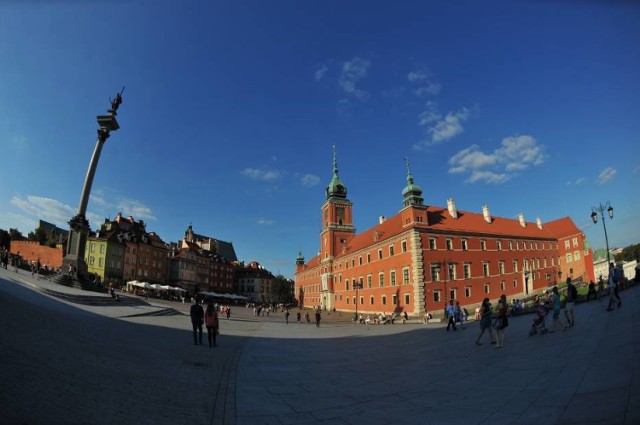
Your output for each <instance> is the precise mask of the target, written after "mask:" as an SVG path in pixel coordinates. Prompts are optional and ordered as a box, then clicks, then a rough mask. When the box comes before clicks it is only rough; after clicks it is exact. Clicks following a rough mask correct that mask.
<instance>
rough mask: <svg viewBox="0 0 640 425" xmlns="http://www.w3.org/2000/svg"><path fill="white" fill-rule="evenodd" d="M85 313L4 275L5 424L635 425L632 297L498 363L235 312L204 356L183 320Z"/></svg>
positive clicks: (458, 336)
mask: <svg viewBox="0 0 640 425" xmlns="http://www.w3.org/2000/svg"><path fill="white" fill-rule="evenodd" d="M52 291H53V292H52ZM61 294H62V295H61ZM86 297H102V295H100V294H95V293H87V292H83V291H81V290H78V289H75V288H66V287H62V286H59V285H55V284H51V283H48V282H46V281H44V280H42V279H41V280H39V281H36V280H34V279H32V278H31V276H30V275H27V274H26V273H25V272H21V274H19V275H17V274H16V273H14V272H13V271H10V270H9V271H7V270H0V320H2V323H3V325H4V326H3V330H2V333H1V337H0V358H1V359H2V360H3V363H2V368H0V382H1V383H2V385H1V386H0V413H1V414H2V417H1V419H0V422H2V423H7V424H89V423H90V424H94V423H97V424H112V423H113V424H146V423H153V424H183V423H190V424H320V423H325V424H456V423H464V424H467V425H468V424H491V425H496V424H502V423H504V424H528V423H531V424H536V425H537V424H541V423H543V424H553V423H557V424H573V423H575V424H636V423H640V362H639V361H638V360H640V359H639V357H638V353H640V330H639V326H638V324H637V323H638V301H639V298H640V290H639V289H638V288H637V287H634V288H631V289H629V290H627V291H624V292H622V293H621V297H622V299H623V302H624V306H623V307H622V308H621V309H616V310H614V311H613V312H606V311H605V308H606V301H595V302H590V303H586V304H579V305H578V306H577V308H576V316H577V324H576V326H575V327H573V328H570V329H568V330H567V331H566V332H562V331H559V332H556V333H553V334H546V335H535V336H532V337H529V336H528V329H529V327H530V325H531V320H532V317H531V316H522V317H517V318H513V319H511V320H510V326H509V328H508V329H507V331H506V342H505V345H506V346H505V347H504V348H502V349H494V348H493V346H491V345H490V344H489V343H488V338H487V337H486V336H485V339H484V341H483V342H484V344H483V345H481V346H476V345H475V344H474V340H475V338H476V336H477V334H478V326H477V324H476V323H469V324H468V325H467V329H466V330H462V329H459V330H458V331H456V332H453V331H450V332H445V331H444V328H443V325H441V324H430V325H423V324H415V323H414V324H407V325H400V324H396V325H387V326H365V325H352V324H351V323H350V322H349V318H348V316H347V315H339V314H335V313H334V314H332V315H327V314H326V313H325V314H324V315H323V320H322V323H321V326H320V327H319V328H317V327H315V326H314V325H307V324H297V323H295V310H294V314H292V315H291V318H290V319H291V320H290V324H289V325H287V324H285V323H284V319H283V317H282V316H281V315H280V314H277V315H273V314H272V315H271V316H270V317H260V318H256V317H253V315H252V312H251V311H250V310H248V309H245V308H235V309H232V320H229V321H227V320H224V319H223V320H221V335H220V337H219V344H218V345H219V346H218V347H216V348H214V349H210V348H209V347H208V346H207V345H206V343H205V345H203V346H195V345H193V339H192V335H191V325H190V322H189V317H188V308H189V305H188V304H182V303H174V302H161V301H157V300H153V299H152V300H150V301H149V302H146V300H142V299H140V298H137V297H133V298H131V299H127V298H124V297H123V302H121V303H115V302H113V303H112V302H109V299H108V296H107V295H106V294H105V295H104V298H105V300H106V301H103V300H98V299H95V298H86ZM547 324H548V325H550V324H551V322H550V320H549V321H548V322H547ZM205 338H206V336H205Z"/></svg>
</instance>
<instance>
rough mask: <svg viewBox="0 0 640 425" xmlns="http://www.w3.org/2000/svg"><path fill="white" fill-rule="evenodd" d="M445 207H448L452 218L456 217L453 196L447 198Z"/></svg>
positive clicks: (456, 211)
mask: <svg viewBox="0 0 640 425" xmlns="http://www.w3.org/2000/svg"><path fill="white" fill-rule="evenodd" d="M447 208H448V209H449V215H450V216H451V217H453V218H458V210H456V201H454V200H453V198H449V199H447Z"/></svg>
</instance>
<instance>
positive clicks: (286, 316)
mask: <svg viewBox="0 0 640 425" xmlns="http://www.w3.org/2000/svg"><path fill="white" fill-rule="evenodd" d="M284 321H285V322H287V325H288V324H289V309H286V310H285V311H284Z"/></svg>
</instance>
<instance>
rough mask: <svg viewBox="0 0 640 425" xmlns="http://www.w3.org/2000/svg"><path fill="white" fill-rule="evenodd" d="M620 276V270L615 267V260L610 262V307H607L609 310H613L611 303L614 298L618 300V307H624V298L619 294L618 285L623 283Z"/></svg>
mask: <svg viewBox="0 0 640 425" xmlns="http://www.w3.org/2000/svg"><path fill="white" fill-rule="evenodd" d="M620 276H621V273H620V270H618V269H617V268H616V267H615V265H614V264H613V262H611V263H609V307H607V311H613V309H612V308H611V305H612V304H613V300H614V298H615V299H616V300H617V301H618V308H620V307H622V300H621V299H620V296H619V295H618V287H619V286H620V283H621V282H620V281H621V279H620Z"/></svg>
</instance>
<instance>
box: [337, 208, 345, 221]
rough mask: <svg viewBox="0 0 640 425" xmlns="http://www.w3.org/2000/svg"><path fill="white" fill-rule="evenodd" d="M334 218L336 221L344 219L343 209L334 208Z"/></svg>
mask: <svg viewBox="0 0 640 425" xmlns="http://www.w3.org/2000/svg"><path fill="white" fill-rule="evenodd" d="M336 217H337V218H338V219H344V208H342V207H338V208H336Z"/></svg>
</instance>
